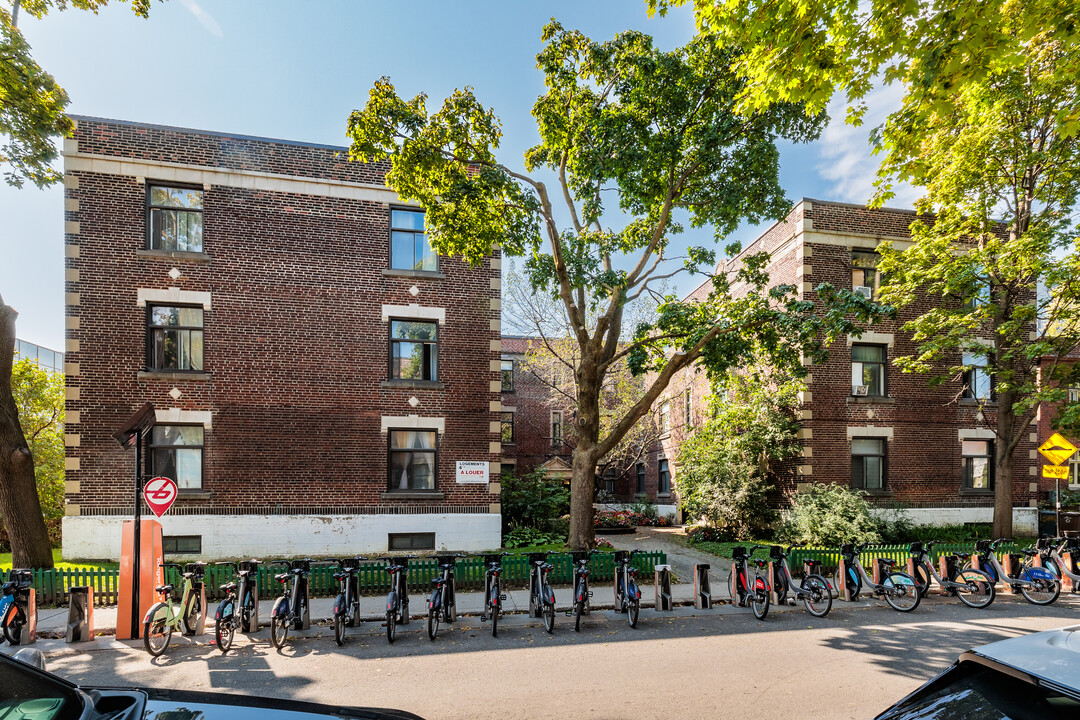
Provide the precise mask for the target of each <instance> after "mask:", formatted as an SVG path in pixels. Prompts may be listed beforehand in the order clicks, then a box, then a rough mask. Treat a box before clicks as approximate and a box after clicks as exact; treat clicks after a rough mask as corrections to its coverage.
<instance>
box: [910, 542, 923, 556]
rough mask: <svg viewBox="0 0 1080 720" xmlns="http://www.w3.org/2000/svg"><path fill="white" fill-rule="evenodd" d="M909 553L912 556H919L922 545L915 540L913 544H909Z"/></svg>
mask: <svg viewBox="0 0 1080 720" xmlns="http://www.w3.org/2000/svg"><path fill="white" fill-rule="evenodd" d="M910 551H911V554H912V555H921V554H922V551H923V544H922V543H921V542H919V541H918V540H916V541H915V542H913V543H911V548H910Z"/></svg>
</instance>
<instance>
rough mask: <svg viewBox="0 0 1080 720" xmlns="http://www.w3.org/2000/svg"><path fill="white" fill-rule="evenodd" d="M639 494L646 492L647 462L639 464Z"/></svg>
mask: <svg viewBox="0 0 1080 720" xmlns="http://www.w3.org/2000/svg"><path fill="white" fill-rule="evenodd" d="M637 494H638V495H644V494H645V463H638V464H637Z"/></svg>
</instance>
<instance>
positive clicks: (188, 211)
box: [148, 185, 203, 252]
mask: <svg viewBox="0 0 1080 720" xmlns="http://www.w3.org/2000/svg"><path fill="white" fill-rule="evenodd" d="M148 200H149V207H148V210H149V214H150V223H149V224H150V249H151V250H173V251H180V252H202V239H203V238H202V236H203V191H202V190H193V189H191V188H175V187H163V186H161V185H151V186H150V195H149V198H148Z"/></svg>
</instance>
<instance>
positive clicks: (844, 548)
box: [840, 543, 855, 557]
mask: <svg viewBox="0 0 1080 720" xmlns="http://www.w3.org/2000/svg"><path fill="white" fill-rule="evenodd" d="M840 554H841V555H844V556H846V557H852V556H853V555H855V546H854V545H853V544H852V543H845V544H843V545H841V546H840Z"/></svg>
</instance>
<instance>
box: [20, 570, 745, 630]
mask: <svg viewBox="0 0 1080 720" xmlns="http://www.w3.org/2000/svg"><path fill="white" fill-rule="evenodd" d="M725 577H726V576H725ZM722 586H723V587H722ZM712 589H713V594H712V597H713V602H719V601H723V600H728V599H729V598H728V593H727V588H726V582H725V581H724V578H719V579H718V578H716V577H713V578H712ZM592 592H593V597H592V602H591V607H592V608H593V609H594V610H612V609H614V607H615V591H614V588H613V586H612V585H611V584H609V583H603V584H602V585H599V586H597V585H593V586H592ZM571 594H572V591H571V589H570V588H568V587H563V588H555V600H556V602H557V605H556V607H557V609H558V611H559V612H563V611H565V610H568V609H569V608H570V597H571ZM483 595H484V594H483V593H482V592H459V593H457V612H458V614H459V615H479V614H480V612H481V610H482V609H483V602H484V601H483ZM505 595H506V601H505V604H504V605H503V610H504V612H507V613H526V614H527V613H528V611H529V591H528V590H508V591H506V593H505ZM671 595H672V600H673V601H674V603H675V604H676V606H679V605H684V606H685V605H690V606H692V605H693V604H694V587H693V585H690V584H681V583H680V584H676V585H672V587H671ZM274 600H275V599H274V598H272V599H269V600H265V599H261V600H260V601H259V622H260V624H262V625H266V624H267V622H268V619H269V617H270V611H271V609H272V608H273V605H274ZM409 601H410V602H409V610H410V615H411V616H412V617H414V618H421V617H426V614H427V594H426V593H424V594H421V593H420V592H419V590H412V589H410V594H409ZM207 604H208V605H209V608H207V613H206V614H207V621H206V628H207V631H208V632H212V631H213V621H214V611H215V610H216V609H217V602H213V601H211V602H208V603H207ZM654 605H655V591H654V589H653V586H652V584H651V583H650V584H649V585H642V586H641V606H642V607H643V608H651V607H653V606H654ZM333 607H334V599H333V598H312V599H311V622H312V624H314V623H317V622H327V621H329V620H330V618H331V617H332V615H333ZM385 607H386V606H385V598H383V597H381V596H380V597H362V598H360V614H361V618H362V620H363V621H365V622H375V621H379V620H382V619H383V618H384V617H385V616H386V610H385ZM67 616H68V611H67V608H41V609H39V610H38V633H39V634H41V635H43V636H46V637H53V636H59V637H62V636H63V635H64V633H65V629H66V626H67ZM94 631H95V633H96V634H97V635H113V634H115V632H116V607H115V606H112V607H97V608H94Z"/></svg>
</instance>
